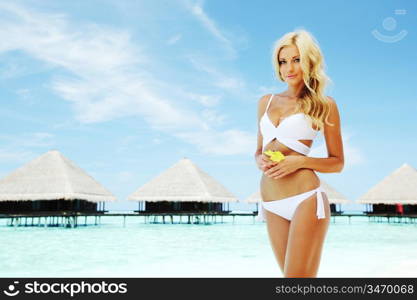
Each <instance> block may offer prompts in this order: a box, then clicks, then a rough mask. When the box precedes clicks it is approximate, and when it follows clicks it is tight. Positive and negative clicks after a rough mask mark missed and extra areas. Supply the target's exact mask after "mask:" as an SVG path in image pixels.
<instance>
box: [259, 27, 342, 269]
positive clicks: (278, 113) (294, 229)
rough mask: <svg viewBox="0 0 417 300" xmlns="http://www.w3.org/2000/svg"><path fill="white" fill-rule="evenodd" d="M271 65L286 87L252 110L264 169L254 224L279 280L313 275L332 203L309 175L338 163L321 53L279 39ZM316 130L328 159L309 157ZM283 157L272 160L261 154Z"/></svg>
mask: <svg viewBox="0 0 417 300" xmlns="http://www.w3.org/2000/svg"><path fill="white" fill-rule="evenodd" d="M272 61H273V65H274V69H275V72H276V75H277V77H279V79H280V80H281V81H284V82H286V83H287V84H288V88H287V90H286V91H284V92H282V93H280V94H272V95H265V96H263V97H262V98H261V99H260V100H259V104H258V124H259V129H258V146H257V150H256V153H255V160H256V163H257V166H258V168H259V169H260V170H261V171H263V175H262V179H261V183H260V184H261V195H262V200H263V201H262V202H261V206H260V209H259V216H258V220H259V219H260V220H266V222H267V229H268V235H269V240H270V243H271V246H272V249H273V251H274V254H275V257H276V259H277V261H278V264H279V267H280V269H281V271H282V273H283V274H284V277H316V275H317V271H318V267H319V263H320V257H321V251H322V247H323V242H324V239H325V236H326V233H327V229H328V226H329V221H330V205H329V202H328V199H327V196H326V194H325V193H323V190H322V187H321V184H320V179H319V177H318V176H317V175H316V173H315V171H317V172H323V173H335V172H341V171H342V169H343V165H344V155H343V144H342V139H341V134H340V117H339V112H338V108H337V105H336V102H335V100H334V99H333V98H331V97H328V96H325V95H324V89H325V85H326V82H327V80H328V78H327V76H326V74H325V73H324V70H323V68H324V61H323V57H322V54H321V51H320V48H319V46H318V44H317V42H316V41H315V39H314V38H313V37H312V36H311V34H310V33H308V32H306V31H304V30H297V31H295V32H290V33H287V34H285V35H284V36H283V37H282V38H281V39H279V40H278V41H277V43H276V45H275V48H274V51H273V56H272ZM319 131H322V132H323V133H324V137H325V139H326V146H327V152H328V157H327V158H313V157H307V154H308V152H309V150H310V148H311V146H312V143H313V140H314V138H315V137H316V135H317V134H318V132H319ZM267 150H275V151H277V150H278V151H281V152H282V154H284V156H285V158H284V160H281V161H280V162H278V163H277V162H274V161H272V160H270V158H269V157H268V156H267V155H265V154H264V152H265V151H267Z"/></svg>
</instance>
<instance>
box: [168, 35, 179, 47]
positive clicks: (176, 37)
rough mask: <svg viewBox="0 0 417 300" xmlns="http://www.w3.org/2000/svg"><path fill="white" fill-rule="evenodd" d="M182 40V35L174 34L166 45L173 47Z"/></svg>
mask: <svg viewBox="0 0 417 300" xmlns="http://www.w3.org/2000/svg"><path fill="white" fill-rule="evenodd" d="M181 38H182V35H181V34H176V35H173V36H171V37H170V38H169V39H168V41H167V44H168V45H174V44H176V43H177V42H178V41H179V40H180V39H181Z"/></svg>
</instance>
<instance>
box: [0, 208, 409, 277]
mask: <svg viewBox="0 0 417 300" xmlns="http://www.w3.org/2000/svg"><path fill="white" fill-rule="evenodd" d="M223 220H224V223H217V224H211V225H203V224H200V225H191V224H144V223H143V219H142V218H141V217H128V218H127V223H126V226H125V227H123V218H122V217H103V218H102V220H101V223H102V224H101V225H99V226H87V227H83V226H82V227H78V228H72V229H71V228H54V227H47V228H45V227H7V226H5V224H6V220H0V245H1V250H0V277H32V276H33V277H281V274H280V270H279V268H278V265H277V263H276V262H275V258H274V256H273V253H272V250H271V249H270V245H269V240H268V236H267V232H266V225H265V223H258V222H256V223H255V224H253V219H252V217H244V216H239V217H236V219H235V223H234V224H233V222H232V218H231V217H225V218H224V219H223ZM335 220H336V222H335V223H333V219H332V223H330V227H329V231H328V235H327V239H326V242H325V245H324V249H323V255H322V259H321V266H320V270H319V273H318V276H319V277H417V255H416V254H417V234H416V233H417V224H392V223H391V224H387V223H368V220H367V219H366V218H353V219H352V222H351V224H348V219H347V218H345V217H342V218H336V219H335ZM89 222H90V223H91V222H93V219H91V220H90V221H89Z"/></svg>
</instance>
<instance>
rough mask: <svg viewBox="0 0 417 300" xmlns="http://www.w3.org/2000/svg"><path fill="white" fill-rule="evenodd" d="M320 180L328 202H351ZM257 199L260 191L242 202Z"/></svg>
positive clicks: (250, 201)
mask: <svg viewBox="0 0 417 300" xmlns="http://www.w3.org/2000/svg"><path fill="white" fill-rule="evenodd" d="M320 180H321V184H322V186H323V189H324V191H325V192H326V194H327V198H328V199H329V203H331V204H348V203H350V202H351V201H349V200H348V199H346V198H345V197H344V196H343V195H342V194H340V193H339V192H338V191H336V190H335V189H334V188H333V187H331V186H330V185H329V184H327V183H326V182H325V181H324V180H323V179H320ZM259 201H261V193H260V191H258V192H256V193H253V194H252V195H250V196H249V197H248V198H247V199H245V200H244V202H247V203H258V202H259Z"/></svg>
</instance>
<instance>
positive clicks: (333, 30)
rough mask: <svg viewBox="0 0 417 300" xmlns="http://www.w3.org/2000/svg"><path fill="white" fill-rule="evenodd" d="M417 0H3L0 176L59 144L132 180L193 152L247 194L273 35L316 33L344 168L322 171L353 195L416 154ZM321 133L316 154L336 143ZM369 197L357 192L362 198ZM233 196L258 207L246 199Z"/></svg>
mask: <svg viewBox="0 0 417 300" xmlns="http://www.w3.org/2000/svg"><path fill="white" fill-rule="evenodd" d="M416 10H417V4H416V2H414V1H379V0H378V1H349V2H348V1H343V2H342V1H314V2H312V1H297V5H294V3H291V2H288V1H257V2H255V1H235V0H228V1H219V0H210V1H191V0H189V1H186V0H178V1H175V0H169V1H155V0H145V1H127V0H126V1H120V0H118V1H110V0H101V1H94V0H90V1H81V0H79V1H74V0H71V1H69V0H68V1H48V0H46V1H45V0H42V1H37V0H27V1H0V37H1V38H0V99H1V107H0V120H1V121H0V122H1V132H0V140H1V143H0V177H4V176H6V175H7V174H8V173H10V172H11V171H13V170H14V169H16V168H18V167H20V166H21V165H23V164H25V163H26V162H28V161H30V160H31V159H33V158H35V157H37V156H39V155H41V154H43V153H45V152H46V151H48V150H50V149H57V150H59V151H61V152H62V153H63V154H64V155H65V156H67V157H68V158H69V159H71V160H72V161H74V162H75V163H76V164H77V165H79V166H80V167H81V168H83V169H84V170H86V171H87V172H88V173H89V174H90V175H92V176H93V177H95V178H96V179H97V180H98V181H99V182H100V183H102V184H103V185H104V186H106V187H107V188H108V189H109V190H111V191H112V192H113V193H114V194H115V195H116V196H117V197H118V199H119V200H120V202H119V203H115V204H111V205H108V206H107V207H108V208H110V209H133V208H136V204H135V203H129V202H126V198H127V196H128V195H129V194H131V193H132V192H133V191H135V190H136V189H137V188H138V187H140V186H141V185H143V184H144V183H146V182H147V181H149V180H150V179H152V178H153V177H155V176H156V175H158V174H159V173H160V172H162V171H163V170H165V169H166V168H168V167H170V166H171V165H173V164H174V163H176V162H177V161H178V160H179V159H181V158H182V157H188V158H190V159H192V160H193V161H194V162H195V163H196V164H197V165H198V166H199V167H201V168H202V169H203V170H205V171H206V172H207V173H209V174H210V175H212V176H213V177H215V178H216V179H217V180H218V181H219V182H221V183H222V184H223V185H225V186H226V187H227V188H228V189H229V190H230V191H231V192H232V193H234V194H235V195H236V196H237V197H238V198H240V199H242V200H243V199H245V198H246V197H248V196H249V195H250V194H252V193H253V192H255V191H256V190H257V189H258V188H259V179H260V176H261V174H260V171H258V170H257V168H256V166H255V163H254V159H253V153H254V151H255V148H256V133H257V120H256V110H257V101H258V99H259V98H260V97H261V96H262V95H263V94H266V93H271V92H272V93H278V92H282V91H283V90H285V88H286V86H285V85H284V84H283V83H282V82H280V81H277V80H276V79H275V78H274V74H273V69H272V65H271V63H270V55H271V50H272V45H273V43H274V41H275V40H277V39H278V38H279V37H281V36H282V35H283V34H285V33H287V32H289V31H293V30H294V29H296V28H303V29H306V30H308V31H310V32H311V33H312V34H313V35H314V36H315V37H316V39H317V40H318V42H319V44H320V46H321V49H322V52H323V54H324V57H325V62H326V66H327V69H326V70H327V73H328V75H329V76H330V78H331V79H332V81H333V84H332V85H331V86H329V89H328V92H327V94H328V95H330V96H332V97H333V98H335V100H336V102H337V104H338V107H339V111H340V115H341V124H342V136H343V143H344V150H345V168H344V170H343V172H342V173H336V174H324V173H319V176H320V177H321V178H322V179H323V180H325V181H326V182H328V183H329V184H330V185H332V186H333V187H334V188H335V189H337V190H338V191H339V192H341V193H342V194H343V195H345V196H346V197H347V198H348V199H350V200H356V199H357V198H358V197H359V196H361V195H362V194H364V193H365V192H366V191H367V190H368V189H369V188H370V187H372V186H373V185H375V184H376V183H377V182H379V181H380V180H382V179H383V178H384V177H385V176H387V175H388V174H389V173H391V172H392V171H394V170H395V169H397V168H398V167H400V166H401V165H402V164H403V163H408V164H410V165H411V166H413V167H415V168H416V167H417V158H416V155H415V153H416V150H417V139H416V138H415V136H414V133H415V131H416V130H417V123H416V121H415V116H416V113H417V85H416V83H415V80H416V79H417V68H416V66H417V63H416V53H417V38H416V29H417V18H416ZM324 142H325V141H324V139H323V136H321V135H320V137H319V138H318V139H316V140H315V142H314V144H313V147H312V151H311V153H310V156H315V157H325V156H326V155H327V153H326V148H325V143H324ZM361 207H362V206H360V205H356V206H349V207H347V209H357V208H359V209H360V208H361ZM235 208H236V209H250V208H252V206H248V205H243V204H240V205H237V206H235Z"/></svg>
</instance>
